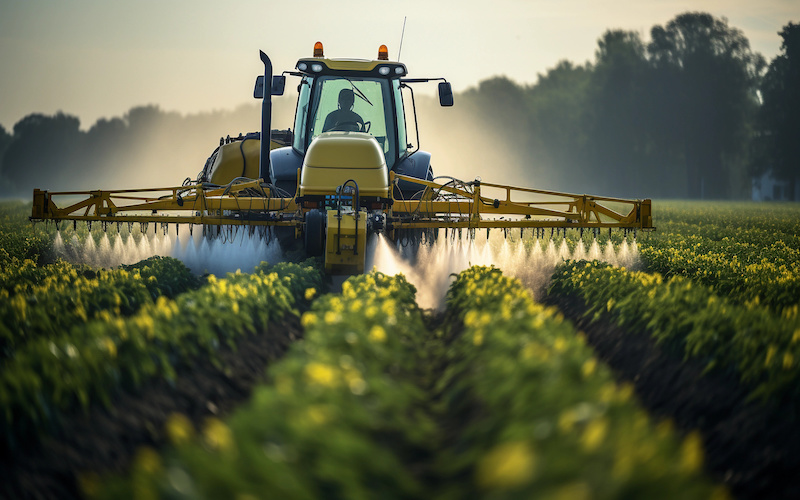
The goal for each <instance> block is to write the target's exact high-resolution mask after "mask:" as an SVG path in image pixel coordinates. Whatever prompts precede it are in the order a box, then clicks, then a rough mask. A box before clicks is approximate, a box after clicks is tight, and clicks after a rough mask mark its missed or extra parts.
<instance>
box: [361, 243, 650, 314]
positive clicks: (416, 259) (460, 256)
mask: <svg viewBox="0 0 800 500" xmlns="http://www.w3.org/2000/svg"><path fill="white" fill-rule="evenodd" d="M451 234H454V233H451ZM369 252H370V254H369V256H368V258H367V269H373V268H375V269H377V270H379V271H381V272H384V273H386V274H397V273H402V274H403V275H405V277H406V279H407V280H408V281H409V282H410V283H412V284H413V285H414V286H415V287H416V288H417V303H418V304H419V306H420V307H422V308H424V309H441V308H442V307H443V305H444V297H445V294H446V293H447V289H448V288H449V286H450V284H451V283H452V281H453V280H454V279H455V276H456V275H457V274H458V273H459V272H461V271H463V270H464V269H467V268H469V267H470V266H473V265H482V266H492V265H493V266H495V267H497V268H500V269H501V270H502V271H503V273H505V274H506V275H508V276H513V277H515V278H518V279H519V280H520V281H521V282H522V283H523V284H524V285H525V286H526V287H528V288H529V289H530V290H531V292H532V293H533V295H534V298H536V299H540V298H541V297H542V296H543V295H544V293H545V291H546V289H547V286H548V284H549V281H550V278H551V276H552V275H553V271H554V270H555V267H556V265H558V264H559V263H560V262H563V261H565V260H568V259H573V260H581V259H587V260H600V261H604V262H607V263H609V264H611V265H614V266H621V267H625V268H628V269H632V268H633V269H635V268H637V267H638V266H639V252H638V247H637V245H636V241H635V240H633V241H632V242H628V239H627V238H625V239H623V240H622V241H621V243H619V244H618V245H616V246H615V245H614V244H613V243H612V242H611V240H608V241H607V242H606V243H605V245H604V247H603V248H601V245H600V243H599V242H598V240H597V239H596V238H594V239H592V241H591V243H590V244H589V248H588V249H587V248H586V245H585V243H584V241H583V240H582V239H579V240H577V241H574V242H571V244H570V243H568V242H567V240H566V239H561V241H560V243H557V242H556V240H554V239H546V240H540V239H536V238H526V239H516V240H512V239H510V238H508V237H504V235H503V234H499V235H491V236H490V237H488V238H486V239H480V238H478V239H476V238H461V237H458V236H455V234H454V237H450V238H437V239H435V240H434V241H433V242H429V243H423V244H417V245H404V244H402V243H400V242H398V243H397V244H394V243H392V242H391V241H390V240H389V239H388V238H386V237H385V236H384V235H382V234H379V235H375V236H373V237H372V238H371V239H370V242H369Z"/></svg>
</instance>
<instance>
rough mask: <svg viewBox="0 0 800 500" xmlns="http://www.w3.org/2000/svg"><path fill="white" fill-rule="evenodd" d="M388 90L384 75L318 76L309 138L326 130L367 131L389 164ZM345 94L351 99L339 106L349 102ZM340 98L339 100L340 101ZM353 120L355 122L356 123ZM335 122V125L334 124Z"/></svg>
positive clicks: (392, 154)
mask: <svg viewBox="0 0 800 500" xmlns="http://www.w3.org/2000/svg"><path fill="white" fill-rule="evenodd" d="M343 90H344V91H345V92H344V93H342V91H343ZM392 91H393V90H392V89H391V88H390V84H389V81H388V80H384V79H370V78H359V77H346V78H345V77H339V76H330V75H326V76H321V77H318V78H317V81H316V85H315V88H314V96H313V99H312V102H313V106H314V109H313V111H312V119H311V123H310V128H309V137H310V139H311V140H313V139H314V138H315V137H317V136H318V135H320V134H322V133H323V132H328V131H330V130H349V131H360V132H366V133H369V134H371V135H372V136H373V137H375V139H376V140H377V141H378V144H380V146H381V147H382V148H383V153H384V156H385V158H386V164H387V166H388V167H389V168H391V167H392V166H393V164H394V160H395V159H396V157H397V147H396V145H395V139H394V138H395V126H394V123H396V121H395V120H396V117H395V115H394V111H393V109H392V106H391V102H392V100H391V98H392V94H391V92H392ZM348 95H349V98H350V99H352V108H351V109H349V110H347V109H342V108H343V106H344V107H345V108H347V107H349V106H350V101H348ZM342 100H344V103H343V104H342V102H340V101H342ZM354 122H358V123H359V125H357V126H356V125H355V124H354ZM336 123H339V125H338V126H335V124H336ZM326 127H327V129H326Z"/></svg>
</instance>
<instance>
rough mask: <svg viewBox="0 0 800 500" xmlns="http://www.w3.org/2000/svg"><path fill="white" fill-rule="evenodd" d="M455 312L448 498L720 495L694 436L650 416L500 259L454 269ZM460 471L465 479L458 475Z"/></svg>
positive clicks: (448, 393) (448, 397)
mask: <svg viewBox="0 0 800 500" xmlns="http://www.w3.org/2000/svg"><path fill="white" fill-rule="evenodd" d="M447 300H448V311H449V314H450V315H451V322H455V323H457V322H462V323H463V330H462V332H461V334H460V335H457V336H455V338H454V341H453V343H452V348H451V350H450V352H449V361H450V363H449V365H450V369H449V371H448V372H447V374H446V377H445V379H444V380H443V381H442V383H443V384H445V386H446V390H445V392H444V398H443V400H444V402H445V404H446V405H447V412H448V413H449V414H451V415H459V416H461V421H462V424H461V425H462V428H461V430H460V433H459V437H458V439H456V440H455V442H453V443H452V445H451V447H450V449H449V450H448V453H446V454H445V455H443V456H442V457H441V458H442V460H441V463H442V464H443V466H444V467H446V468H447V469H448V471H449V473H450V475H451V477H452V478H453V479H454V481H452V483H453V485H454V486H453V490H452V491H450V492H449V493H450V494H449V495H448V498H466V497H472V496H474V495H473V494H472V493H471V492H473V491H480V492H483V493H484V495H483V496H484V498H533V497H536V498H678V497H680V498H709V496H710V495H711V494H712V492H713V493H714V494H718V495H720V496H722V497H724V496H725V495H726V493H725V491H724V490H721V489H717V490H714V489H713V488H712V487H711V486H710V485H709V483H708V481H707V480H706V479H704V478H703V475H702V470H701V469H702V463H703V453H702V446H701V442H700V438H699V436H698V435H697V434H689V435H688V436H687V437H686V439H684V440H683V442H682V443H681V442H680V440H678V439H677V437H676V434H675V433H674V432H673V431H672V429H671V426H670V425H669V423H667V422H662V423H660V424H659V425H657V426H654V425H653V423H652V422H651V421H650V419H649V418H648V417H647V415H646V413H645V412H644V411H643V410H641V409H640V408H639V407H638V406H637V404H636V403H635V402H634V400H633V399H632V398H631V395H632V388H631V387H630V386H622V387H618V386H617V385H616V384H615V382H614V379H613V377H612V375H611V373H610V371H609V370H608V369H607V368H606V367H605V366H603V365H601V364H599V363H598V362H597V361H596V359H595V358H594V357H593V356H592V352H591V350H590V349H589V348H588V347H587V346H586V344H585V342H584V340H583V339H582V337H581V336H580V335H578V334H576V332H575V330H574V327H573V326H572V325H571V324H569V323H568V322H565V321H564V320H563V317H562V316H561V315H560V313H557V311H556V310H555V309H551V308H545V307H543V306H542V305H540V304H537V303H535V302H534V301H533V300H532V299H531V297H530V294H529V293H528V292H527V291H526V290H525V289H524V288H523V286H522V285H521V284H520V282H519V281H517V280H514V279H511V278H508V277H505V276H503V275H502V274H501V272H500V271H499V270H497V269H493V268H482V267H473V268H471V269H469V270H467V271H464V272H462V273H461V274H460V275H459V277H458V279H457V280H456V282H455V283H454V284H453V285H452V287H451V288H450V291H449V292H448V295H447ZM459 478H463V479H466V480H461V481H459V480H457V479H459Z"/></svg>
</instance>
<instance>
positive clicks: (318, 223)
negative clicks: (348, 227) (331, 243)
mask: <svg viewBox="0 0 800 500" xmlns="http://www.w3.org/2000/svg"><path fill="white" fill-rule="evenodd" d="M304 232H305V245H306V254H307V255H308V256H309V257H318V256H320V255H322V253H323V250H324V249H325V214H324V213H323V212H322V211H321V210H310V211H309V212H307V213H306V227H305V231H304Z"/></svg>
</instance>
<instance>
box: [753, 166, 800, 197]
mask: <svg viewBox="0 0 800 500" xmlns="http://www.w3.org/2000/svg"><path fill="white" fill-rule="evenodd" d="M790 189H791V186H790V185H789V183H788V182H786V181H780V180H777V179H775V178H774V177H773V176H772V171H771V170H770V171H767V172H765V173H763V174H761V175H760V176H759V177H753V190H752V193H753V196H752V198H753V201H789V200H791V199H795V200H798V201H800V179H796V180H795V182H794V197H792V196H791V192H790Z"/></svg>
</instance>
